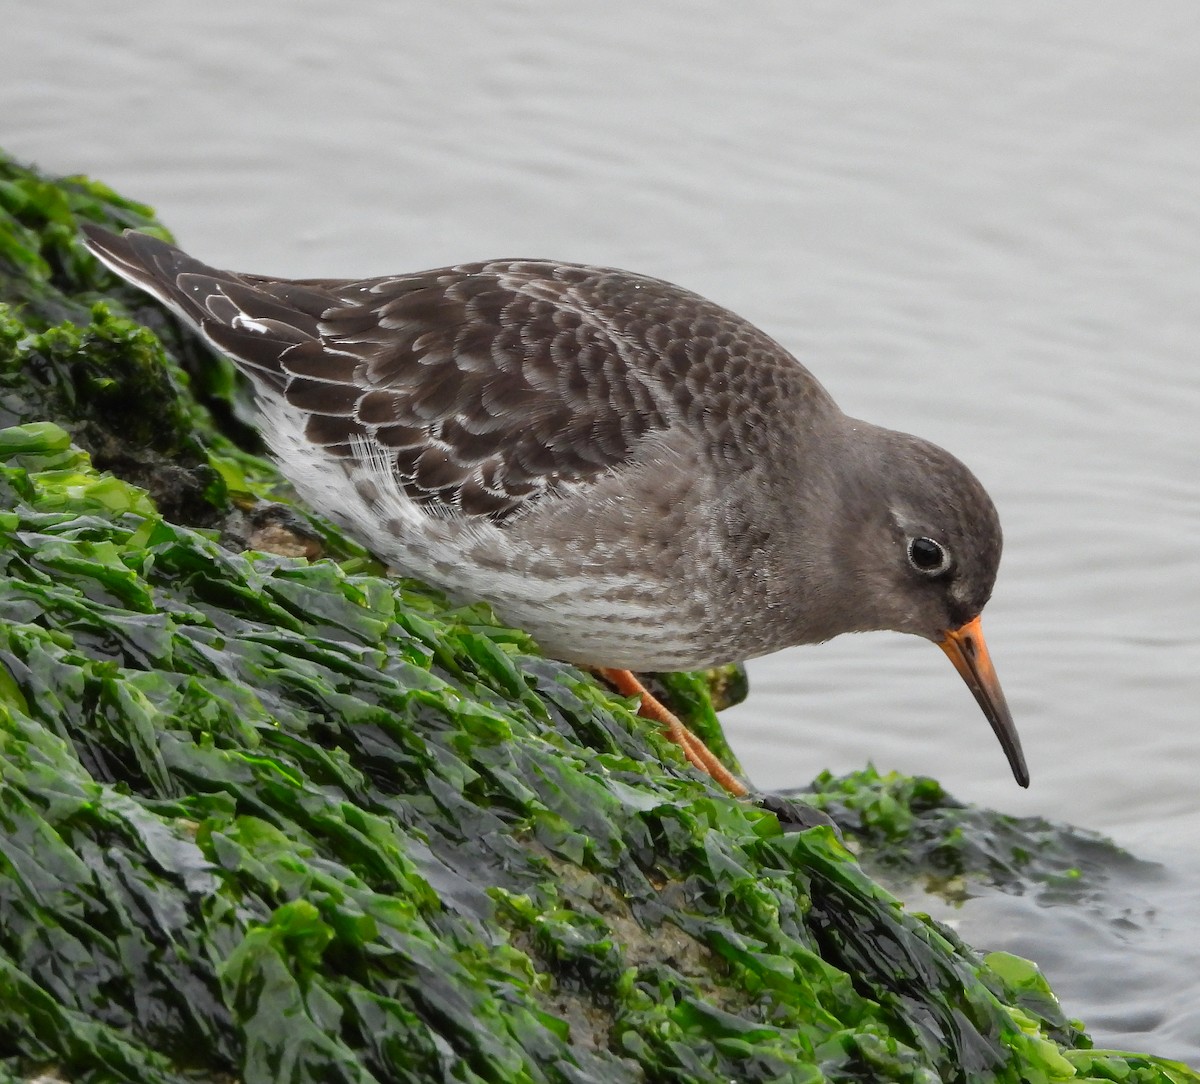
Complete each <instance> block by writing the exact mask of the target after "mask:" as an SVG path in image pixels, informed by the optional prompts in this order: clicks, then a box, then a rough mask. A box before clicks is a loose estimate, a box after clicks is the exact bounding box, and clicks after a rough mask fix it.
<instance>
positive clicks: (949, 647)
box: [938, 617, 1029, 787]
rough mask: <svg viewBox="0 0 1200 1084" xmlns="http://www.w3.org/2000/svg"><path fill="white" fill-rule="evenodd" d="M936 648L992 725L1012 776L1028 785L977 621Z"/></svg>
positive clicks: (1018, 744)
mask: <svg viewBox="0 0 1200 1084" xmlns="http://www.w3.org/2000/svg"><path fill="white" fill-rule="evenodd" d="M938 646H939V647H940V648H941V649H942V650H943V651H944V652H945V653H946V654H947V655H948V656H949V657H950V661H951V662H952V663H954V669H955V670H957V671H958V672H959V674H960V675H961V676H962V679H963V681H965V682H966V683H967V687H968V688H969V689H970V690H971V692H972V693H974V694H975V699H976V700H977V701H978V702H979V706H980V707H981V708H983V714H984V715H986V716H987V719H988V722H989V723H991V724H992V730H993V731H995V734H996V737H997V738H999V739H1000V747H1001V748H1002V749H1003V750H1004V755H1005V756H1006V757H1008V765H1009V767H1010V768H1012V773H1013V776H1014V777H1015V778H1016V780H1017V782H1018V783H1020V784H1021V786H1023V787H1027V786H1029V769H1028V768H1027V767H1025V754H1024V753H1023V752H1022V751H1021V739H1020V738H1019V737H1018V736H1017V728H1016V725H1015V724H1014V723H1013V720H1012V715H1011V713H1010V712H1009V710H1008V704H1007V703H1006V702H1005V699H1004V691H1003V690H1002V689H1001V688H1000V679H999V678H998V677H996V669H995V667H993V666H992V660H991V657H990V656H989V655H988V649H987V644H985V643H984V642H983V630H982V628H981V627H980V624H979V618H978V617H974V618H972V619H971V620H970V621H968V622H967V623H966V624H965V625H960V626H959V627H958V628H956V629H949V630H948V631H947V632H946V635H945V636H944V637H943V638H942V639H941V640H940V641H938Z"/></svg>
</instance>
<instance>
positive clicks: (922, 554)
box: [908, 535, 950, 576]
mask: <svg viewBox="0 0 1200 1084" xmlns="http://www.w3.org/2000/svg"><path fill="white" fill-rule="evenodd" d="M908 563H909V564H910V565H912V566H913V568H915V569H916V570H917V571H918V572H920V573H921V575H923V576H940V575H941V574H942V573H943V572H945V571H946V570H947V569H948V568H949V567H950V554H949V553H948V552H947V550H946V547H945V546H943V545H942V544H941V543H940V542H936V541H934V540H933V539H932V538H928V537H927V536H925V535H919V536H918V537H916V538H910V539H909V540H908Z"/></svg>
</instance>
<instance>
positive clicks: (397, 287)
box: [85, 227, 807, 522]
mask: <svg viewBox="0 0 1200 1084" xmlns="http://www.w3.org/2000/svg"><path fill="white" fill-rule="evenodd" d="M85 232H86V235H87V239H88V244H89V247H90V248H91V249H92V250H93V251H94V252H95V253H96V254H97V255H98V256H99V257H100V258H101V259H103V260H104V261H105V262H106V263H108V264H109V265H110V266H111V267H112V268H113V269H114V270H116V271H117V272H118V273H119V274H121V275H123V276H124V277H126V278H128V279H129V280H130V281H132V282H134V283H135V284H137V285H139V286H141V287H142V288H143V289H145V290H147V291H148V292H150V293H152V294H154V295H155V296H156V297H158V298H159V299H160V300H162V301H163V302H165V303H166V304H168V305H169V306H170V307H172V308H173V309H175V311H177V312H178V313H179V314H180V315H182V316H183V317H184V318H185V319H186V320H188V321H189V322H190V323H192V324H193V325H195V326H196V327H197V328H198V329H199V330H200V331H201V332H202V333H203V334H204V335H205V336H206V337H207V338H208V339H209V340H210V341H211V342H212V343H213V344H214V345H215V346H216V347H217V348H218V349H220V350H221V351H223V352H224V353H226V354H228V355H229V356H230V357H231V358H232V359H233V360H234V361H235V363H237V364H238V366H239V367H240V368H242V369H243V370H244V371H245V372H246V373H247V374H248V375H249V376H250V377H251V378H252V379H253V380H254V382H255V384H256V386H257V388H258V390H259V394H260V395H265V396H276V397H280V398H282V399H283V400H284V401H285V402H286V403H287V404H288V405H289V406H290V408H292V409H294V410H295V411H296V412H297V413H298V414H300V415H301V416H302V417H303V418H304V419H305V420H304V432H305V434H306V436H307V438H308V439H309V440H310V441H312V442H313V444H315V445H318V446H320V447H322V448H324V449H325V450H326V451H327V453H328V454H329V455H331V456H343V457H348V456H354V455H356V454H358V453H359V451H360V450H361V449H362V448H364V447H366V448H368V449H370V451H371V453H372V454H375V453H376V452H378V453H382V456H383V457H384V458H385V459H386V460H387V461H388V462H390V463H391V464H393V469H394V471H395V473H396V478H397V481H398V482H399V484H400V485H401V486H402V487H403V489H404V491H405V493H406V494H407V496H409V497H410V498H411V499H412V500H414V501H416V502H417V503H419V504H421V505H423V506H425V507H426V508H427V509H428V510H430V511H437V512H446V511H457V512H460V513H462V514H465V515H468V516H487V517H489V518H491V519H493V520H495V521H501V522H502V521H504V520H506V519H508V518H509V517H512V516H513V515H515V514H517V513H518V512H520V511H521V510H522V509H526V508H528V507H530V506H531V505H532V504H533V503H535V502H536V501H537V500H538V499H539V498H541V497H543V496H544V495H546V494H547V493H551V492H555V491H557V490H559V489H561V488H563V487H567V486H571V485H572V484H575V483H582V482H587V481H589V480H590V479H593V478H595V477H597V476H599V475H601V474H603V473H605V472H608V471H611V470H613V469H616V468H619V467H620V466H621V465H622V464H625V463H628V462H630V460H631V458H632V456H633V454H634V450H635V448H636V447H637V445H638V444H639V442H640V441H642V440H643V439H644V438H646V437H647V436H649V435H651V434H653V433H655V432H661V431H664V430H666V429H668V428H670V427H672V426H674V425H677V424H681V423H685V424H691V425H693V426H696V427H698V431H700V432H705V433H707V434H708V435H709V436H710V438H711V444H712V447H713V449H714V454H720V453H721V449H722V448H725V447H727V446H729V447H732V446H735V445H736V444H737V441H735V440H731V439H730V438H731V437H732V436H733V434H732V431H731V427H741V428H743V429H750V430H752V429H753V428H754V425H755V423H756V418H755V417H743V416H742V415H743V414H744V404H743V403H742V401H741V397H740V395H739V386H738V385H739V384H740V378H739V374H740V373H743V370H745V369H746V368H747V366H748V365H754V364H757V365H759V366H760V367H761V366H762V365H763V364H766V363H767V362H764V360H763V359H764V358H766V359H768V361H769V363H770V364H771V365H773V366H775V367H779V365H780V364H781V362H780V359H782V362H785V363H787V364H789V365H790V366H791V367H792V369H793V370H794V371H798V372H800V373H805V370H803V369H801V368H800V367H799V365H798V364H796V363H795V362H794V361H792V359H790V357H788V356H787V355H786V353H785V352H783V351H782V349H781V348H779V347H778V346H777V345H776V344H775V343H773V342H772V341H771V340H770V339H768V338H767V337H766V336H765V335H763V334H762V333H761V332H758V331H757V330H756V329H754V328H753V327H752V326H751V325H749V324H747V323H746V322H745V321H743V320H741V319H740V318H738V317H736V316H734V315H733V314H732V313H729V312H727V311H726V310H724V309H722V308H720V307H718V306H716V305H713V304H712V303H711V302H707V301H705V300H704V299H703V298H700V297H698V296H697V295H695V294H691V293H689V292H687V291H684V290H681V289H679V288H678V287H675V286H672V285H670V284H669V283H665V282H661V281H659V280H657V279H651V278H645V277H643V276H638V275H632V274H629V273H626V272H621V271H612V270H607V269H600V268H593V267H586V266H582V265H574V264H557V263H549V262H545V261H534V260H508V261H492V262H488V263H477V264H466V265H460V266H455V267H446V268H441V269H438V270H433V271H426V272H421V273H417V274H412V275H399V276H393V277H386V278H376V279H368V280H362V281H333V280H283V279H274V278H267V277H263V276H257V275H246V274H235V273H232V272H227V271H218V270H215V269H213V268H211V267H208V266H207V265H205V264H203V263H201V262H200V261H198V260H196V259H194V258H192V257H191V256H188V255H187V254H186V253H184V252H182V251H180V250H179V249H177V248H175V247H173V246H171V245H168V244H166V243H165V242H162V241H160V240H158V239H156V238H152V237H150V236H148V235H145V234H139V233H134V232H128V233H126V234H125V235H124V236H120V237H119V236H117V235H115V234H112V233H109V232H107V231H103V230H100V229H97V228H95V227H91V228H86V229H85ZM784 367H786V366H784ZM805 375H807V374H805ZM769 407H770V403H769V402H759V403H757V404H754V406H753V408H752V413H753V412H754V411H761V410H762V409H764V408H769ZM743 435H744V434H743ZM268 440H269V434H268ZM364 442H365V444H364ZM753 443H754V442H753V440H750V441H749V445H750V446H752V445H753ZM751 450H752V447H751Z"/></svg>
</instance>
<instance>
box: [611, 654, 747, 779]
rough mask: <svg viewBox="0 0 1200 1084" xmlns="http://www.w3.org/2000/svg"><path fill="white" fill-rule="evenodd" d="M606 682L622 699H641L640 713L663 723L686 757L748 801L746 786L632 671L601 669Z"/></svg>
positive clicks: (695, 765)
mask: <svg viewBox="0 0 1200 1084" xmlns="http://www.w3.org/2000/svg"><path fill="white" fill-rule="evenodd" d="M596 673H598V674H599V675H600V676H601V677H602V678H604V680H605V681H607V682H608V683H609V684H610V685H612V686H613V688H615V689H616V690H617V692H619V693H620V694H621V695H622V696H636V697H639V698H640V699H641V704H642V706H641V708H640V709H639V710H638V713H639V714H640V715H642V716H644V717H645V718H647V719H653V720H654V721H655V722H658V723H661V724H662V725H663V727H664V728H665V729H666V732H667V737H668V738H670V739H671V741H673V742H674V743H675V744H676V745H678V746H679V747H680V748H681V749H683V755H684V756H686V757H687V758H688V760H689V761H691V763H692V765H693V766H694V767H696V768H698V769H699V770H700V771H702V772H705V773H706V774H708V775H711V776H712V777H713V778H714V779H715V780H716V781H717V782H718V783H720V784H721V786H723V787H724V788H725V789H726V790H727V791H729V793H730V794H732V795H734V796H736V797H738V798H744V797H745V796H746V795H747V794H748V793H749V791H748V790H747V789H746V786H745V784H744V783H743V782H742V781H741V780H740V779H738V777H737V776H735V775H734V774H733V773H732V772H731V771H730V770H729V769H728V768H726V767H725V765H724V764H722V763H721V762H720V761H719V760H718V759H717V758H716V755H715V754H714V753H713V751H712V750H711V749H709V747H708V746H707V745H705V744H704V742H702V741H701V740H700V739H699V738H698V737H696V735H695V734H693V733H692V732H691V731H690V730H689V729H688V728H687V727H686V726H684V725H683V723H681V722H680V721H679V719H678V718H676V716H675V715H674V714H673V713H672V712H670V711H668V710H667V709H666V708H665V707H664V706H663V705H662V703H660V702H659V700H657V699H656V698H655V697H653V696H651V695H650V692H649V691H648V690H647V689H646V687H645V686H644V685H643V684H642V683H641V682H640V681H638V679H637V678H636V677H634V676H633V673H632V672H631V671H629V670H609V669H607V668H600V669H598V670H597V671H596Z"/></svg>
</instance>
